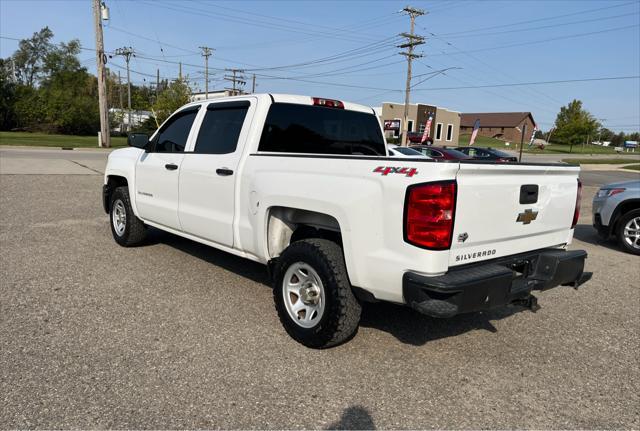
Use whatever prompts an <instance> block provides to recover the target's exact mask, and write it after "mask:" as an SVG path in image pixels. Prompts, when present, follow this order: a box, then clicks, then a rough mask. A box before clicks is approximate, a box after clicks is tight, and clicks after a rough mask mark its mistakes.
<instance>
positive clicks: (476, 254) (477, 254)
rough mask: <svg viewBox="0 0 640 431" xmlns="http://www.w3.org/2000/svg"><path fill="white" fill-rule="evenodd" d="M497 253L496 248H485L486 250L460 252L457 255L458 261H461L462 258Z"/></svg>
mask: <svg viewBox="0 0 640 431" xmlns="http://www.w3.org/2000/svg"><path fill="white" fill-rule="evenodd" d="M494 254H496V250H495V249H493V250H484V251H476V252H473V253H469V254H459V255H457V256H456V262H460V261H462V260H469V259H475V258H477V257H485V256H493V255H494Z"/></svg>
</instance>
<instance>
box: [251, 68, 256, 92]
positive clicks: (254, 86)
mask: <svg viewBox="0 0 640 431" xmlns="http://www.w3.org/2000/svg"><path fill="white" fill-rule="evenodd" d="M251 92H252V93H255V92H256V74H255V73H254V74H253V82H252V84H251Z"/></svg>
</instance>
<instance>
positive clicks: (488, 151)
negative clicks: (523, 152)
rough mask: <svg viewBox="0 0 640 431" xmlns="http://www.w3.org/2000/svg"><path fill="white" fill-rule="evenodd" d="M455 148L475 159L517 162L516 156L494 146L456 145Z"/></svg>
mask: <svg viewBox="0 0 640 431" xmlns="http://www.w3.org/2000/svg"><path fill="white" fill-rule="evenodd" d="M456 150H458V151H460V152H461V153H465V154H466V155H468V156H470V157H472V158H474V159H476V160H493V161H496V162H517V161H518V158H517V157H514V156H512V155H511V154H507V153H505V152H503V151H498V150H496V149H494V148H479V147H457V148H456Z"/></svg>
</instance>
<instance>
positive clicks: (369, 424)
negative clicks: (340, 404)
mask: <svg viewBox="0 0 640 431" xmlns="http://www.w3.org/2000/svg"><path fill="white" fill-rule="evenodd" d="M325 429H327V430H373V429H376V424H375V423H374V422H373V418H372V417H371V414H370V413H369V411H368V410H367V409H365V408H364V407H362V406H352V407H349V408H347V409H345V411H344V412H342V416H340V419H339V420H338V421H337V422H334V423H332V424H329V425H328V426H327V427H326V428H325Z"/></svg>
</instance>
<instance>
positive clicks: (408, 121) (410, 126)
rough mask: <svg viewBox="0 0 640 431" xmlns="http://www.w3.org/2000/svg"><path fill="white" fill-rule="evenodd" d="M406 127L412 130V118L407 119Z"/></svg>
mask: <svg viewBox="0 0 640 431" xmlns="http://www.w3.org/2000/svg"><path fill="white" fill-rule="evenodd" d="M407 129H408V130H409V132H413V120H407Z"/></svg>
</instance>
